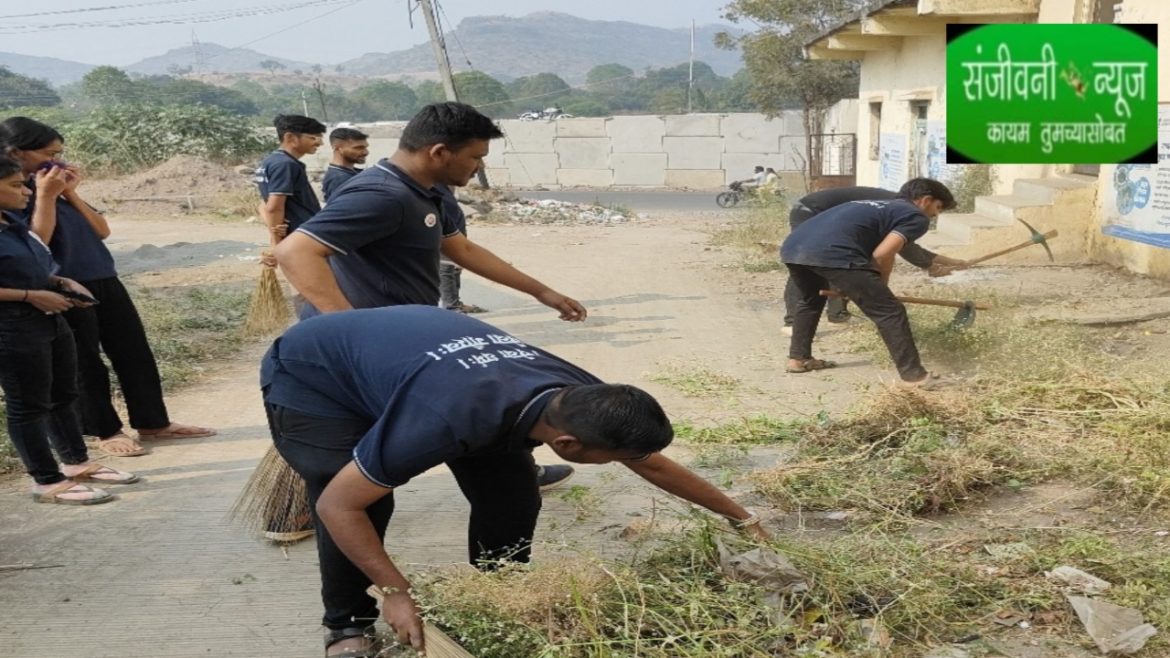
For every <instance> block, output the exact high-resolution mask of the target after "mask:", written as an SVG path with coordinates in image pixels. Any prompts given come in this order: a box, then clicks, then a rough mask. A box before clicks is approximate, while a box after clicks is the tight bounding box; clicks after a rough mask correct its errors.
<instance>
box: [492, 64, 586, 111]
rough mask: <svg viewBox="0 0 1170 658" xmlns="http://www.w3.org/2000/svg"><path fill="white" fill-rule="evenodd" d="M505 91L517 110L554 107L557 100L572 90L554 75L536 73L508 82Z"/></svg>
mask: <svg viewBox="0 0 1170 658" xmlns="http://www.w3.org/2000/svg"><path fill="white" fill-rule="evenodd" d="M507 91H508V96H509V97H510V98H512V100H513V105H514V106H517V109H521V108H524V107H537V106H540V107H545V106H548V105H550V104H551V105H555V104H556V103H557V102H558V99H562V98H564V97H566V96H567V95H568V94H569V93H570V92H571V91H572V89H570V88H569V83H567V82H565V81H564V80H562V79H561V78H560V77H559V76H557V75H556V74H553V73H537V74H536V75H529V76H524V77H521V78H516V79H515V80H513V81H512V82H509V83H508V86H507Z"/></svg>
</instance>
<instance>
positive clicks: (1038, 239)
mask: <svg viewBox="0 0 1170 658" xmlns="http://www.w3.org/2000/svg"><path fill="white" fill-rule="evenodd" d="M1017 219H1018V218H1017ZM1019 222H1020V223H1022V224H1023V225H1024V226H1027V227H1028V230H1029V231H1031V232H1032V237H1031V238H1029V239H1028V241H1027V242H1021V243H1020V244H1018V245H1015V246H1014V247H1008V248H1007V249H1000V250H999V251H993V252H991V253H990V254H987V255H986V256H980V257H979V258H975V259H973V260H969V261H967V267H971V266H972V265H977V264H979V263H982V262H983V261H988V260H991V259H992V258H999V257H1000V256H1004V255H1007V254H1010V253H1012V252H1013V251H1019V250H1020V249H1026V248H1028V247H1031V246H1032V245H1034V244H1041V245H1044V251H1047V252H1048V259H1049V260H1051V261H1055V260H1056V258H1055V257H1053V255H1052V249H1050V248H1049V247H1048V241H1049V240H1051V239H1052V238H1055V237H1056V236H1057V235H1058V233H1057V232H1056V230H1055V229H1053V230H1051V231H1049V232H1047V233H1041V232H1039V231H1037V230H1036V229H1034V228H1032V225H1031V224H1029V223H1028V222H1025V221H1024V220H1022V219H1019Z"/></svg>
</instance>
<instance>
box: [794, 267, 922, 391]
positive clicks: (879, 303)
mask: <svg viewBox="0 0 1170 658" xmlns="http://www.w3.org/2000/svg"><path fill="white" fill-rule="evenodd" d="M786 265H787V266H788V277H789V281H792V282H795V285H796V287H797V290H799V291H800V300H799V303H798V304H797V306H796V313H795V317H794V318H793V320H794V321H793V323H792V342H791V343H790V346H789V349H788V358H790V359H808V358H811V357H812V341H813V336H814V335H816V332H817V324H818V323H819V322H820V319H821V310H822V309H823V308H824V307H825V297H823V296H821V294H820V293H821V291H822V290H826V289H830V288H831V289H834V290H839V291H841V293H842V294H844V295H846V296H848V297H849V299H852V300H853V302H854V303H855V304H857V307H858V308H860V309H861V312H862V313H865V316H866V317H868V318H869V319H870V320H873V323H874V324H875V325H877V329H878V333H879V334H881V337H882V341H883V342H885V344H886V349H888V350H889V351H890V357H891V358H893V360H894V365H895V366H896V367H897V369H898V374H899V375H900V376H901V377H902V379H903V380H905V381H918V380H920V379H922V378H923V377H925V376H926V374H927V373H926V369H925V368H923V367H922V359H921V358H919V356H918V348H917V347H916V346H915V345H914V334H913V333H912V332H911V331H910V318H909V317H907V315H906V307H905V306H903V305H902V302H900V301H898V299H897V297H895V296H894V293H893V292H892V291H890V287H889V286H887V285H886V284H885V283H884V282H883V281H882V278H881V276H880V275H879V274H878V273H877V272H874V271H873V270H860V269H857V270H855V269H837V268H830V267H811V266H808V265H793V264H791V263H787V264H786Z"/></svg>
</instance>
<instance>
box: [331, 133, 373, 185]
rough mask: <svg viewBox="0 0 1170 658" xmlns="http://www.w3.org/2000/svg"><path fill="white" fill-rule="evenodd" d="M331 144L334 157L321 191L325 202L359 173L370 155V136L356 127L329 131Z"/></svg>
mask: <svg viewBox="0 0 1170 658" xmlns="http://www.w3.org/2000/svg"><path fill="white" fill-rule="evenodd" d="M329 146H331V147H332V148H333V159H332V160H330V161H329V167H328V168H326V169H325V177H324V178H322V179H321V193H322V194H323V195H324V196H325V203H329V198H330V197H332V196H333V193H334V192H336V191H337V188H339V187H341V186H342V185H343V184H344V183H345V182H346V181H348V180H349V179H351V178H353V177H354V176H356V175H357V173H358V172H359V171H361V169H358V167H357V166H358V165H360V164H365V163H366V158H367V157H369V155H370V136H369V135H367V134H365V133H364V132H362V131H360V130H355V129H354V128H336V129H334V131H333V132H331V133H329Z"/></svg>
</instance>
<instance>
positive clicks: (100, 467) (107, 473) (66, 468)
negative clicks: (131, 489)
mask: <svg viewBox="0 0 1170 658" xmlns="http://www.w3.org/2000/svg"><path fill="white" fill-rule="evenodd" d="M61 473H62V474H64V475H65V477H67V478H69V479H71V480H74V481H77V482H101V483H103V484H131V483H133V482H137V481H138V476H137V475H135V474H133V473H127V472H126V471H119V470H118V469H116V468H113V467H110V466H106V465H105V464H99V463H97V462H85V463H84V464H62V465H61Z"/></svg>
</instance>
